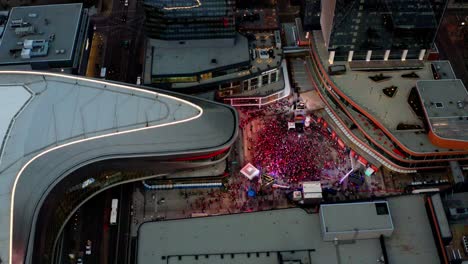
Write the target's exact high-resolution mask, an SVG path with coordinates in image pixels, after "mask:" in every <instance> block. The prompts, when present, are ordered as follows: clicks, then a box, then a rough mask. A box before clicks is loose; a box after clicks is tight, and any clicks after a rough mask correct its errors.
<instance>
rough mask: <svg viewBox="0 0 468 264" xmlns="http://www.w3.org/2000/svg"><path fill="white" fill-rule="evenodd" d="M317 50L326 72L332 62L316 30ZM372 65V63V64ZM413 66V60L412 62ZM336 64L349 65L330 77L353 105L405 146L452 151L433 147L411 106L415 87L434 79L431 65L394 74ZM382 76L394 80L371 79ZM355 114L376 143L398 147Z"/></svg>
mask: <svg viewBox="0 0 468 264" xmlns="http://www.w3.org/2000/svg"><path fill="white" fill-rule="evenodd" d="M313 35H314V41H315V48H316V51H317V53H318V55H319V57H320V60H321V62H322V65H323V66H324V68H325V69H328V66H330V64H329V62H328V51H327V48H326V47H325V46H324V43H323V38H322V34H321V32H320V31H314V33H313ZM371 62H372V61H371ZM408 62H409V63H410V62H411V61H408ZM333 65H344V66H346V69H347V71H346V73H345V74H342V75H330V76H329V77H330V79H331V80H332V81H333V82H334V83H335V85H336V86H337V87H338V88H339V89H340V90H341V91H342V92H343V93H344V94H345V95H346V96H347V97H348V98H350V99H351V100H352V101H353V102H355V103H356V104H357V105H359V106H360V107H361V108H363V109H364V110H365V111H366V112H367V113H369V114H371V115H372V116H373V118H374V119H376V120H377V121H378V122H379V123H380V124H382V125H383V126H384V127H385V128H386V129H387V130H388V131H389V132H390V133H391V134H392V135H393V136H394V137H395V138H396V139H397V140H398V141H399V142H400V143H401V144H402V145H404V146H406V147H407V148H408V149H410V150H412V151H413V152H418V153H425V152H429V153H434V152H450V151H453V150H451V149H448V148H442V147H439V146H435V145H433V144H432V143H431V142H430V141H429V138H428V137H427V134H425V133H423V132H424V129H423V128H424V123H423V121H422V120H421V119H420V118H419V117H418V116H417V115H416V113H415V112H414V111H413V109H412V108H411V106H410V105H409V103H408V97H409V94H410V92H411V89H412V88H413V87H416V83H417V82H418V81H420V80H434V79H433V73H432V69H431V62H424V65H423V68H422V69H411V70H394V71H389V70H386V71H371V72H366V71H352V70H350V66H349V62H347V61H335V62H334V64H333ZM412 73H414V74H416V75H417V77H415V78H408V77H407V78H404V77H402V75H406V74H412ZM379 74H382V75H384V76H387V77H390V78H389V79H387V80H384V81H379V82H375V81H373V80H371V79H370V78H369V77H373V76H376V75H379ZM391 87H396V92H395V94H394V95H393V97H389V96H387V95H385V94H384V93H383V89H385V88H391ZM348 110H349V111H350V112H351V113H352V115H353V116H354V117H355V119H357V120H358V123H359V124H360V125H361V126H362V127H363V128H364V130H365V131H366V133H368V134H369V135H370V136H371V137H372V138H374V140H376V141H377V142H379V143H380V144H381V145H382V146H384V147H385V148H387V149H389V150H393V149H394V146H393V144H392V143H391V140H390V139H389V138H387V137H386V136H385V134H384V132H383V131H382V130H381V129H380V128H378V127H376V126H374V125H373V124H372V122H370V121H369V120H368V119H367V118H366V117H365V116H363V115H362V114H360V113H358V112H357V111H355V110H353V109H352V108H351V107H349V108H348ZM399 124H405V125H413V126H419V127H420V129H411V130H397V126H398V125H399Z"/></svg>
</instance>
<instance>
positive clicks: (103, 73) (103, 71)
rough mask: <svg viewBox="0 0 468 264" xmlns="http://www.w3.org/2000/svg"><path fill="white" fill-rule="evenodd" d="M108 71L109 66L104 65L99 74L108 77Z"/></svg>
mask: <svg viewBox="0 0 468 264" xmlns="http://www.w3.org/2000/svg"><path fill="white" fill-rule="evenodd" d="M106 73H107V68H106V67H102V68H101V73H100V74H99V77H101V78H106Z"/></svg>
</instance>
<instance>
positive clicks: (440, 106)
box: [435, 102, 444, 108]
mask: <svg viewBox="0 0 468 264" xmlns="http://www.w3.org/2000/svg"><path fill="white" fill-rule="evenodd" d="M435 106H436V107H437V108H444V104H443V103H441V102H438V103H435Z"/></svg>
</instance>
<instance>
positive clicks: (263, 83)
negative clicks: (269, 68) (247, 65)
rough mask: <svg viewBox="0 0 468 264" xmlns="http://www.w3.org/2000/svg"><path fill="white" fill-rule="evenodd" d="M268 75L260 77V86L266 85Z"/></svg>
mask: <svg viewBox="0 0 468 264" xmlns="http://www.w3.org/2000/svg"><path fill="white" fill-rule="evenodd" d="M268 79H269V78H268V74H265V75H263V76H262V86H263V85H267V84H268Z"/></svg>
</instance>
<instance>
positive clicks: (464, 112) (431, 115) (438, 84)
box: [416, 79, 468, 140]
mask: <svg viewBox="0 0 468 264" xmlns="http://www.w3.org/2000/svg"><path fill="white" fill-rule="evenodd" d="M416 87H417V89H418V93H419V96H420V98H421V101H422V104H423V107H424V109H425V110H426V111H425V112H426V117H427V120H428V122H429V124H430V126H431V129H432V131H433V132H434V133H435V134H437V135H438V136H440V137H443V138H447V139H454V140H468V105H467V104H468V92H467V91H466V88H465V86H464V85H463V82H462V81H461V80H458V79H457V80H448V79H441V80H437V81H418V82H417V86H416Z"/></svg>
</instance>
